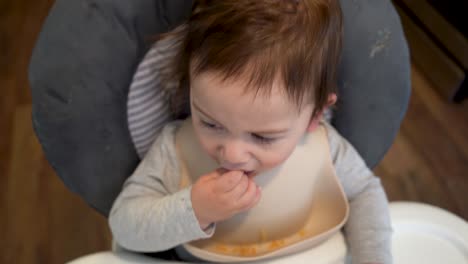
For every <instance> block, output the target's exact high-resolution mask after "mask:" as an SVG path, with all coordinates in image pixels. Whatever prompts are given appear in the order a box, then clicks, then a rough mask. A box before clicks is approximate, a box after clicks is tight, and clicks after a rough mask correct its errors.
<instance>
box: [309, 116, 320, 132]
mask: <svg viewBox="0 0 468 264" xmlns="http://www.w3.org/2000/svg"><path fill="white" fill-rule="evenodd" d="M322 116H323V113H322V112H320V113H318V114H317V115H316V116H315V117H313V118H311V119H310V123H309V126H308V127H307V132H313V131H314V130H315V129H317V127H318V126H319V124H320V120H322Z"/></svg>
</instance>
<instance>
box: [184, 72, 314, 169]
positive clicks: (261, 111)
mask: <svg viewBox="0 0 468 264" xmlns="http://www.w3.org/2000/svg"><path fill="white" fill-rule="evenodd" d="M245 83H246V82H244V81H243V80H235V81H232V80H227V81H223V80H222V79H220V78H219V76H217V75H216V74H214V73H209V72H207V73H202V74H199V75H197V76H196V77H193V78H192V79H191V90H190V107H191V112H192V120H193V126H194V128H195V133H196V135H197V138H198V140H199V141H200V143H201V145H202V147H203V149H204V150H205V151H206V152H207V153H208V154H209V155H210V156H211V157H212V158H213V159H214V160H216V161H217V162H218V164H219V165H220V167H223V168H225V169H227V170H242V171H244V172H245V173H246V174H247V175H249V176H253V175H256V174H258V173H260V172H263V171H266V170H269V169H271V168H273V167H276V166H277V165H279V164H281V163H282V162H284V161H285V160H286V159H287V158H288V157H289V155H290V154H291V153H292V151H293V150H294V148H295V147H296V145H297V143H298V142H299V140H300V139H301V138H302V136H303V135H304V133H305V132H306V131H307V128H308V126H309V123H310V121H311V116H312V111H313V105H312V104H310V105H306V106H303V107H302V109H301V111H300V112H299V111H298V109H297V107H296V105H295V104H294V103H293V102H292V101H290V100H289V99H288V97H287V96H286V94H285V93H284V92H283V90H282V88H281V87H279V86H278V85H280V83H281V82H275V84H274V87H273V89H272V93H271V95H270V96H265V95H263V94H258V95H257V96H255V93H254V92H250V91H249V92H245V85H246V84H245Z"/></svg>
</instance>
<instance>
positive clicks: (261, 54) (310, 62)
mask: <svg viewBox="0 0 468 264" xmlns="http://www.w3.org/2000/svg"><path fill="white" fill-rule="evenodd" d="M341 35H342V18H341V10H340V7H339V2H338V1H337V0H299V1H293V0H217V1H195V5H194V11H193V13H192V16H191V18H190V19H189V21H188V22H187V23H186V24H185V25H183V26H181V27H180V28H178V29H177V30H176V31H174V32H173V33H170V34H169V36H168V37H174V38H175V39H177V40H178V44H177V45H174V46H173V48H175V49H176V51H177V55H176V56H175V58H172V59H170V62H173V63H174V64H170V66H171V67H168V68H167V69H164V70H161V78H162V79H164V80H167V81H168V82H169V79H170V81H172V82H173V81H176V83H177V86H178V89H177V90H176V91H167V92H168V93H169V94H170V95H171V98H172V99H174V100H173V104H172V105H173V106H174V109H175V111H176V112H177V113H178V112H179V110H180V109H179V106H180V105H181V104H180V103H181V102H182V103H183V99H184V98H187V95H189V96H188V99H189V102H188V103H189V106H190V112H191V120H192V125H193V128H194V132H195V134H196V137H197V139H198V141H199V143H200V145H201V146H202V148H203V150H204V151H205V152H206V153H207V154H208V155H209V156H210V157H211V158H212V159H213V160H215V161H216V162H217V163H218V164H219V169H218V170H216V171H213V172H211V173H208V174H207V175H203V176H202V177H200V178H199V179H198V180H197V181H196V182H195V183H193V185H190V186H189V187H187V188H184V189H180V188H179V186H180V185H179V183H180V181H181V175H180V161H179V159H178V156H177V152H176V137H175V135H176V133H177V131H178V128H179V127H180V124H181V122H180V121H175V122H172V123H169V124H167V125H166V126H165V127H164V129H163V130H162V132H161V133H160V134H159V135H158V137H157V139H156V140H155V142H154V143H153V145H152V146H151V149H150V150H149V152H148V153H147V155H146V156H145V157H144V159H143V160H142V162H141V163H140V165H139V166H138V168H137V169H136V170H135V172H134V173H133V175H132V176H131V177H130V178H129V179H128V180H127V181H126V182H125V184H124V187H123V190H122V192H121V193H120V195H119V196H118V198H117V199H116V201H115V202H114V205H113V208H112V210H111V213H110V215H109V223H110V228H111V230H112V233H113V235H114V238H115V240H116V242H117V243H118V244H119V245H121V246H123V247H124V248H127V249H130V250H133V251H139V252H158V251H163V250H167V249H170V248H173V247H176V246H178V245H181V244H183V243H186V242H189V241H193V240H197V239H203V238H209V237H211V236H212V235H213V233H214V232H215V229H216V223H217V222H219V221H223V220H226V219H229V218H231V217H232V216H234V215H236V214H238V213H240V212H245V211H247V210H249V209H251V208H253V207H254V206H255V205H256V204H257V203H258V202H259V200H260V199H261V196H262V194H261V190H260V188H259V187H258V186H257V185H256V184H255V176H256V175H257V174H259V173H262V172H265V171H268V170H270V169H272V168H275V167H277V166H279V165H280V164H282V163H283V162H284V161H285V160H287V159H288V157H289V156H290V154H291V153H292V152H293V151H294V149H295V147H296V145H297V144H298V143H299V141H300V140H301V138H303V136H304V135H305V134H306V133H309V132H313V131H315V130H316V129H317V128H318V126H323V127H324V128H325V129H326V131H327V136H328V143H329V146H330V153H331V156H332V157H331V159H332V160H333V165H334V167H335V170H336V174H337V176H338V177H339V179H340V181H341V184H342V186H343V188H344V191H345V193H346V195H347V198H348V200H349V203H350V216H349V219H348V221H347V223H346V225H345V228H344V229H345V230H344V231H345V235H346V240H347V242H348V246H349V249H350V253H351V256H352V262H353V263H391V262H392V258H391V252H390V242H391V226H390V221H389V213H388V207H387V206H388V204H387V199H386V196H385V193H384V190H383V188H382V186H381V184H380V181H379V180H378V179H377V178H376V177H375V176H374V175H373V173H372V172H371V170H369V168H367V167H366V165H365V163H364V161H363V160H362V158H361V157H360V156H359V154H358V153H357V152H356V151H355V149H354V148H353V147H352V146H351V145H350V144H349V143H348V142H347V141H346V140H345V139H344V138H342V137H341V136H340V135H339V134H338V133H337V132H336V131H335V130H334V129H333V128H332V127H331V126H330V125H328V124H327V123H325V122H322V121H321V120H322V116H323V112H324V110H325V109H327V108H328V107H331V106H332V105H333V104H335V102H336V100H337V94H336V68H337V65H338V62H339V54H340V50H341ZM166 59H169V57H167V58H166ZM161 98H163V97H161ZM161 100H162V99H161Z"/></svg>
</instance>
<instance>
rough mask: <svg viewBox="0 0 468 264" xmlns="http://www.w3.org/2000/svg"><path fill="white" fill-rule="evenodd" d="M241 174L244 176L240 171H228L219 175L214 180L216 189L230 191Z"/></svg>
mask: <svg viewBox="0 0 468 264" xmlns="http://www.w3.org/2000/svg"><path fill="white" fill-rule="evenodd" d="M242 176H244V173H243V172H242V171H229V172H227V173H225V174H223V175H221V177H218V178H216V181H215V188H216V191H219V192H223V193H225V192H229V191H231V190H232V189H234V188H235V187H236V186H237V185H238V184H239V182H240V180H241V179H242Z"/></svg>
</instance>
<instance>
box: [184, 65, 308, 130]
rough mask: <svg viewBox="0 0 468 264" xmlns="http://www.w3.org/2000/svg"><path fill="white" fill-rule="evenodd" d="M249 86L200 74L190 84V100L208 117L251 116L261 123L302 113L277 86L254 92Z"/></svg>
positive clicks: (236, 81)
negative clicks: (208, 113) (220, 115)
mask: <svg viewBox="0 0 468 264" xmlns="http://www.w3.org/2000/svg"><path fill="white" fill-rule="evenodd" d="M249 85H251V84H249V83H248V82H247V81H246V80H245V79H238V78H228V79H223V78H222V77H221V76H220V75H216V74H213V73H206V74H200V75H198V76H196V77H195V78H193V80H192V83H191V90H192V91H191V96H192V98H193V100H194V101H195V102H196V103H197V104H200V106H202V107H204V108H205V109H206V110H207V111H209V112H210V114H216V112H220V113H221V112H222V113H225V114H226V115H235V116H237V117H238V118H239V119H241V118H244V119H251V118H252V117H253V116H255V117H256V118H257V120H258V122H262V123H263V122H267V121H271V120H279V119H290V118H293V117H295V116H297V115H299V114H300V112H302V111H300V110H302V109H299V108H298V106H297V105H296V104H295V102H294V101H293V100H291V99H290V97H288V96H287V94H286V92H285V91H284V88H283V87H281V82H279V81H278V82H274V83H273V85H272V87H270V89H269V90H266V91H261V90H256V89H255V88H256V87H249Z"/></svg>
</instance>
